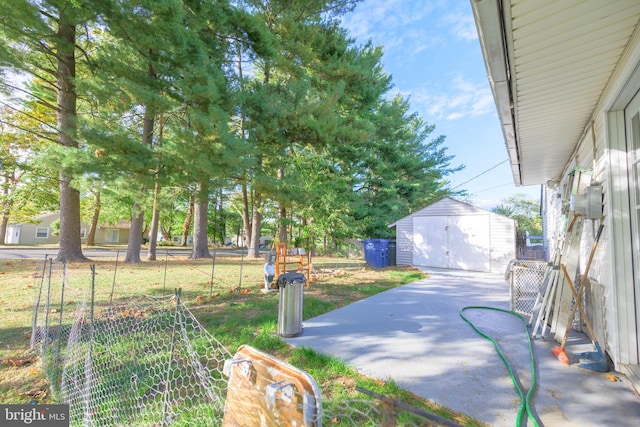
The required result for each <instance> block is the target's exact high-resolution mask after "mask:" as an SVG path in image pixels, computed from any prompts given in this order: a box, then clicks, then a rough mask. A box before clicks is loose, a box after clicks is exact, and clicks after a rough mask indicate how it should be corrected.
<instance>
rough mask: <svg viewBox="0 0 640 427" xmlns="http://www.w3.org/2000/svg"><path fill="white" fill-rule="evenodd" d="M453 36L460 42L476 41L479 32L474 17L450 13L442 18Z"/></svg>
mask: <svg viewBox="0 0 640 427" xmlns="http://www.w3.org/2000/svg"><path fill="white" fill-rule="evenodd" d="M442 21H443V23H444V24H445V25H446V26H448V27H449V31H450V32H451V34H453V36H454V37H455V38H457V39H460V40H476V39H477V38H478V31H477V30H476V24H475V22H474V21H473V15H469V14H464V13H448V14H446V15H445V16H444V17H443V18H442Z"/></svg>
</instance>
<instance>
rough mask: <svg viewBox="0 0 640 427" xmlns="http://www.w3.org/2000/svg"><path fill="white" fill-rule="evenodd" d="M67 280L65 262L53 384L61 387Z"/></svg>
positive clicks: (65, 265)
mask: <svg viewBox="0 0 640 427" xmlns="http://www.w3.org/2000/svg"><path fill="white" fill-rule="evenodd" d="M66 282H67V264H66V263H65V264H64V269H63V271H62V283H61V288H60V318H59V320H58V330H57V336H58V340H57V341H58V343H57V344H58V345H57V348H56V358H55V364H56V377H55V381H56V384H52V386H56V387H58V389H59V387H60V379H61V373H60V365H61V360H60V347H61V344H60V341H62V336H61V334H62V313H63V310H64V285H65V283H66Z"/></svg>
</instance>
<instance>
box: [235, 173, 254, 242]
mask: <svg viewBox="0 0 640 427" xmlns="http://www.w3.org/2000/svg"><path fill="white" fill-rule="evenodd" d="M247 193H248V190H247V183H246V182H243V183H242V225H243V227H242V228H243V230H242V245H238V246H244V245H245V244H246V245H248V244H249V242H250V241H251V222H250V221H249V218H250V217H252V216H253V214H252V213H251V214H250V209H252V207H250V206H249V197H248V195H247Z"/></svg>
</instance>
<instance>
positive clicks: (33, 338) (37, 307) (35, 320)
mask: <svg viewBox="0 0 640 427" xmlns="http://www.w3.org/2000/svg"><path fill="white" fill-rule="evenodd" d="M48 257H49V254H45V256H44V265H43V266H42V277H41V278H40V290H39V291H38V298H37V299H36V303H35V304H34V307H33V322H32V325H31V340H30V343H29V344H30V345H31V349H32V350H33V347H34V346H35V345H36V328H37V327H38V314H39V312H40V300H41V298H42V287H43V286H44V275H45V273H46V272H47V263H48Z"/></svg>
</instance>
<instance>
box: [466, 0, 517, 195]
mask: <svg viewBox="0 0 640 427" xmlns="http://www.w3.org/2000/svg"><path fill="white" fill-rule="evenodd" d="M471 8H472V10H473V16H474V19H475V23H476V28H477V30H478V38H479V40H480V48H481V50H482V56H483V57H484V63H485V67H486V69H487V76H488V78H489V85H490V86H491V91H492V92H493V98H494V100H495V103H496V108H497V111H498V117H499V119H500V123H501V125H502V133H503V135H504V140H505V144H506V148H507V153H508V155H509V160H510V163H511V172H512V174H513V181H514V183H515V185H516V186H521V185H522V172H521V165H520V155H519V151H518V141H517V136H516V129H515V120H514V115H513V102H512V99H513V97H512V93H511V82H510V74H509V62H508V56H507V54H506V52H507V46H506V42H505V36H504V34H505V33H504V28H505V26H504V16H503V13H502V10H501V8H500V2H499V0H471Z"/></svg>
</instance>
